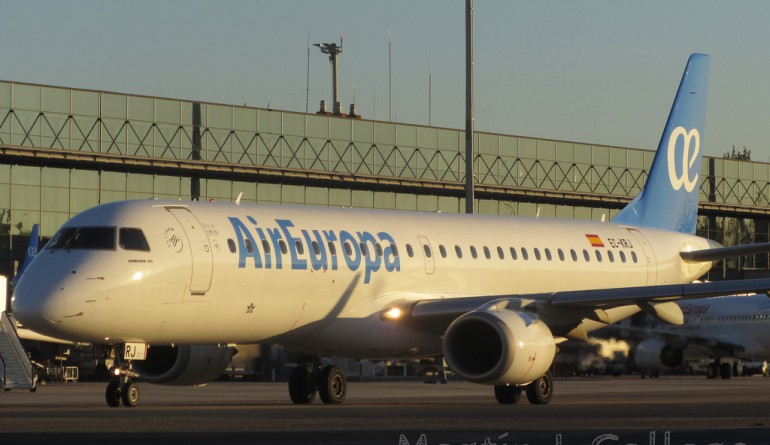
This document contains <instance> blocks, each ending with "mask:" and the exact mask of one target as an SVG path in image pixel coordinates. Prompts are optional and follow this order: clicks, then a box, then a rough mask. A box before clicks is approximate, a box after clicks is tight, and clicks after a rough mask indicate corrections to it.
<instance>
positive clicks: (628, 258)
mask: <svg viewBox="0 0 770 445" xmlns="http://www.w3.org/2000/svg"><path fill="white" fill-rule="evenodd" d="M422 247H423V250H424V251H425V256H426V257H427V258H431V256H432V252H431V247H430V246H429V245H427V244H423V245H422ZM438 252H439V255H441V258H447V257H448V256H449V254H448V251H447V248H446V247H445V246H444V245H443V244H439V246H438ZM454 252H455V257H456V258H458V259H461V258H463V252H464V251H463V248H462V247H461V246H459V245H455V246H454ZM468 252H469V253H470V256H471V258H473V259H477V258H479V250H478V249H477V248H476V246H473V245H471V246H468ZM481 252H482V254H483V256H484V258H486V259H488V260H491V259H492V257H493V256H496V258H497V259H500V260H504V259H505V257H506V250H505V249H503V248H502V247H500V246H498V247H496V248H495V249H494V255H493V253H492V252H493V251H492V250H491V249H490V248H489V247H488V246H482V248H481ZM507 252H508V256H510V258H511V259H512V260H518V259H519V258H521V259H522V260H524V261H528V260H529V259H530V251H529V250H528V249H527V248H526V247H521V248H519V249H516V248H515V247H509V248H508V250H507ZM552 252H553V251H552V250H551V249H550V248H544V249H541V248H538V247H535V248H533V249H532V257H534V259H535V260H536V261H555V260H556V259H558V260H559V261H562V262H563V261H567V258H568V257H567V252H565V250H563V249H556V256H554V255H553V253H552ZM406 253H407V255H409V257H410V258H411V257H413V256H414V249H412V246H411V244H407V245H406ZM581 257H582V259H583V261H585V262H591V261H596V262H599V263H601V262H603V261H604V260H605V258H606V260H607V261H609V262H610V263H615V262H616V261H618V262H620V263H627V262H632V263H638V262H639V257H638V256H637V255H636V252H634V251H631V254H630V255H626V251H624V250H620V251H617V258H616V253H615V252H613V251H612V250H609V249H606V250H604V251H603V250H600V249H594V250H593V252H591V251H589V250H588V249H582V251H581V255H578V251H577V250H575V249H569V258H570V259H572V261H573V262H577V261H578V260H579V258H581Z"/></svg>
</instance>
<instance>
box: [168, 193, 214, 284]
mask: <svg viewBox="0 0 770 445" xmlns="http://www.w3.org/2000/svg"><path fill="white" fill-rule="evenodd" d="M166 210H168V211H169V212H171V214H172V215H174V217H175V218H176V219H177V221H179V224H180V225H181V226H182V228H183V229H184V233H185V235H186V236H187V240H186V241H187V246H188V247H189V249H188V251H189V252H190V261H191V265H192V271H191V277H190V293H191V294H192V295H205V294H206V292H207V291H208V290H209V288H210V287H211V278H212V275H213V272H214V260H213V254H212V252H211V241H210V240H209V236H208V234H207V233H206V229H204V228H203V224H201V222H200V221H199V220H198V218H196V217H195V215H193V214H192V212H190V210H189V209H187V208H185V207H166Z"/></svg>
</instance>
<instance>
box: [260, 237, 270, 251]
mask: <svg viewBox="0 0 770 445" xmlns="http://www.w3.org/2000/svg"><path fill="white" fill-rule="evenodd" d="M262 251H263V252H265V254H270V243H268V242H267V240H266V239H263V240H262Z"/></svg>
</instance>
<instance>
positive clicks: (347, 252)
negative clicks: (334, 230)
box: [343, 241, 353, 257]
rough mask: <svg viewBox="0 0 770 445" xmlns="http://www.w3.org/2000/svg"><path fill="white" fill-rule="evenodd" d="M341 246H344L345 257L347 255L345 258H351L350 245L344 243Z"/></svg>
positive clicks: (351, 250)
mask: <svg viewBox="0 0 770 445" xmlns="http://www.w3.org/2000/svg"><path fill="white" fill-rule="evenodd" d="M343 246H344V248H345V255H347V256H349V257H350V256H353V248H352V247H350V243H349V242H348V241H345V243H344V244H343Z"/></svg>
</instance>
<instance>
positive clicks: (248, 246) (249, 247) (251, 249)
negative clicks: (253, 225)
mask: <svg viewBox="0 0 770 445" xmlns="http://www.w3.org/2000/svg"><path fill="white" fill-rule="evenodd" d="M243 244H245V245H246V252H249V253H254V244H253V243H252V242H251V240H250V239H248V238H246V239H245V240H243Z"/></svg>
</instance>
